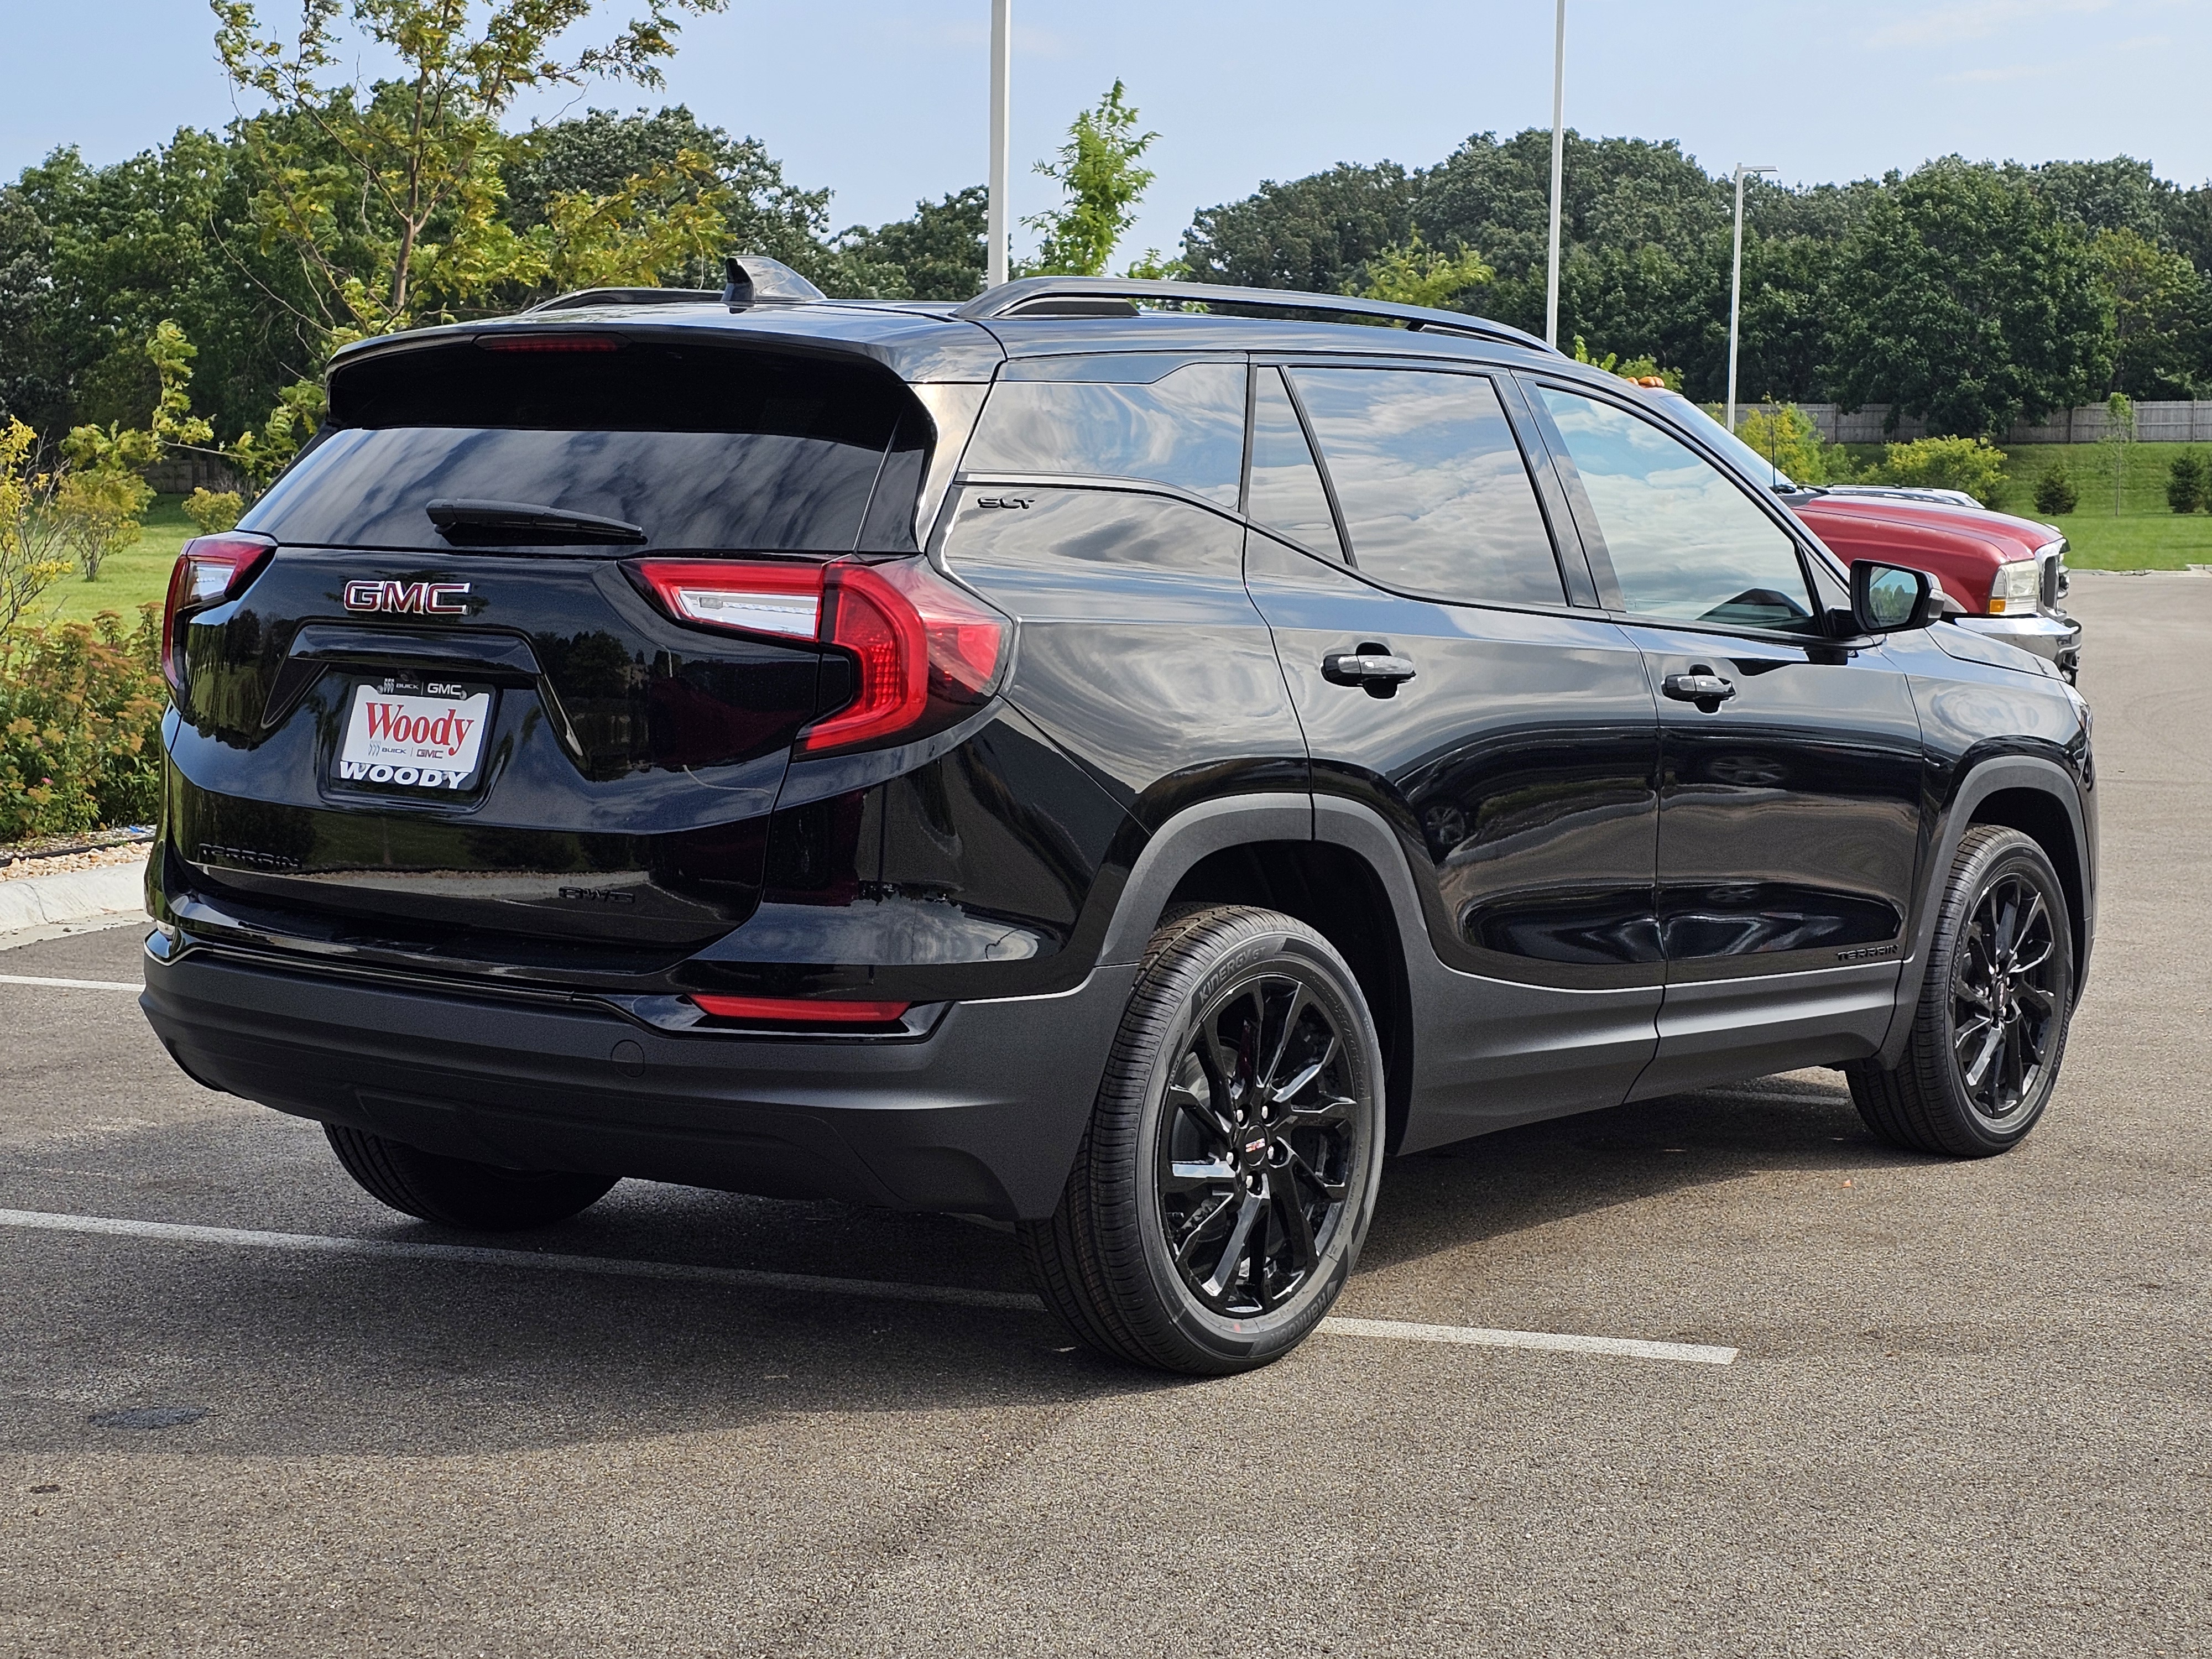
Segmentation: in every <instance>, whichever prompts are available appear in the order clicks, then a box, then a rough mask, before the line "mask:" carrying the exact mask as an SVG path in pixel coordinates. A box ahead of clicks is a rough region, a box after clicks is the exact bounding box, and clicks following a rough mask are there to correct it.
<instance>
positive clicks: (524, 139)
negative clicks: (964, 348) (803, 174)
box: [501, 104, 966, 298]
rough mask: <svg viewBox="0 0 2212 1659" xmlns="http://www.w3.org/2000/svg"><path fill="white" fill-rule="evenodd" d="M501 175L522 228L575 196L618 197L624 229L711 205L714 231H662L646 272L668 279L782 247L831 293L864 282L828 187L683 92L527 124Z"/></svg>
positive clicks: (537, 229) (629, 232)
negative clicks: (786, 169)
mask: <svg viewBox="0 0 2212 1659" xmlns="http://www.w3.org/2000/svg"><path fill="white" fill-rule="evenodd" d="M501 179H502V180H503V182H504V184H505V186H506V193H507V200H506V204H505V217H506V220H507V223H508V224H509V225H510V226H511V227H512V228H513V229H514V230H515V231H516V232H517V233H518V234H520V235H521V236H523V237H524V238H526V239H527V238H531V237H532V236H538V235H542V234H550V233H551V232H552V231H553V230H554V229H555V228H556V227H557V226H558V224H559V222H560V221H561V219H562V216H563V215H564V213H568V212H572V211H573V208H572V207H569V206H566V205H564V204H574V203H577V202H580V201H586V202H594V203H617V204H623V206H624V207H625V208H626V209H627V211H628V212H629V215H630V216H631V217H630V220H629V221H628V222H625V225H624V228H623V234H624V236H625V237H633V236H635V235H637V234H639V232H640V228H641V227H642V228H645V229H647V231H648V232H650V231H653V230H657V229H658V228H659V225H660V224H661V223H662V222H665V221H667V220H669V219H670V218H671V216H674V215H676V214H678V213H679V212H682V211H684V210H696V208H698V207H699V206H701V205H702V204H708V203H710V202H711V204H713V205H714V206H715V207H717V208H719V210H720V223H719V227H718V228H716V229H715V231H714V235H715V236H717V237H719V240H716V241H714V242H713V243H712V245H708V244H707V243H705V242H702V241H691V242H686V241H685V240H684V239H683V238H682V237H681V236H680V235H679V236H678V237H677V238H676V239H674V240H673V241H672V242H670V243H669V244H668V246H670V248H671V252H674V253H675V254H676V255H677V256H678V257H677V258H676V259H675V261H674V262H673V263H671V264H667V265H665V266H662V267H660V268H659V269H658V270H656V271H655V272H654V273H653V274H654V276H655V277H656V278H657V279H658V281H659V283H663V284H665V285H667V286H670V287H675V288H720V286H721V285H722V263H721V262H722V255H723V254H724V253H726V252H732V251H742V252H750V253H764V254H767V255H768V256H769V257H770V258H776V259H781V260H782V261H783V262H784V263H785V264H787V265H790V266H791V267H793V269H794V270H799V271H800V272H802V273H803V274H804V275H805V276H809V277H811V279H813V280H814V281H815V282H816V283H819V284H821V286H822V287H823V289H825V290H827V291H829V292H830V293H841V292H843V293H853V292H857V291H859V288H858V287H856V280H857V282H858V283H859V285H860V287H865V286H866V274H865V269H864V268H860V267H856V266H855V264H854V262H853V261H851V260H850V259H848V258H846V257H845V256H844V255H843V254H842V253H841V252H839V251H838V250H837V249H836V248H835V247H833V246H831V245H830V244H829V242H828V240H826V238H825V234H824V233H825V231H826V229H827V227H828V223H829V191H826V190H801V189H800V188H799V186H797V185H793V184H792V183H791V182H790V181H789V180H788V179H786V178H785V177H784V174H783V167H782V164H781V163H780V162H779V161H776V160H775V158H774V157H773V156H771V155H769V152H768V149H767V147H766V146H765V145H763V143H760V142H759V140H757V139H754V138H732V137H730V135H729V134H728V133H727V132H726V131H724V130H723V129H722V128H720V127H710V126H708V125H704V124H703V123H702V122H701V121H700V120H699V119H698V118H697V117H696V116H694V115H693V114H692V113H691V112H690V110H689V109H688V108H686V107H685V106H683V105H681V104H677V105H672V106H669V107H666V108H664V109H661V110H659V111H658V112H654V113H652V114H647V112H645V111H643V110H640V111H638V112H635V113H634V114H630V115H617V114H616V113H615V112H612V111H611V110H599V109H595V110H587V111H586V112H585V113H584V114H582V115H580V116H576V117H573V118H569V119H567V120H562V121H555V122H550V123H547V124H545V125H540V126H534V127H532V128H531V129H530V131H527V132H526V133H524V134H523V135H521V137H520V139H519V140H518V142H517V143H516V144H515V146H514V149H513V153H512V154H511V155H509V157H508V159H507V161H506V163H505V164H504V166H503V167H502V169H501ZM554 277H555V272H554V270H552V268H551V266H550V264H549V269H548V270H547V272H546V274H545V276H544V279H543V280H542V281H541V282H540V283H538V286H537V287H536V288H535V289H532V291H531V294H530V295H529V296H528V297H541V296H542V295H544V294H546V293H548V292H550V289H551V287H552V286H553V283H554ZM518 297H522V296H518ZM877 297H891V296H888V295H882V296H877ZM964 297H966V296H964V295H963V298H964Z"/></svg>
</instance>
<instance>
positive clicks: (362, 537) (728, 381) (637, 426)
mask: <svg viewBox="0 0 2212 1659" xmlns="http://www.w3.org/2000/svg"><path fill="white" fill-rule="evenodd" d="M927 435H928V425H927V420H926V418H925V417H924V416H922V414H921V411H920V410H919V409H918V408H917V407H916V406H915V404H914V399H913V397H912V394H911V393H909V392H908V391H907V390H906V388H905V387H904V386H902V385H901V384H900V383H899V382H898V381H897V380H895V379H893V378H891V377H890V376H889V375H888V374H881V373H878V372H873V371H871V370H868V369H866V368H860V367H856V366H854V365H850V364H845V363H839V362H829V361H823V360H820V359H810V358H804V357H796V356H769V355H764V354H760V353H754V352H744V351H732V350H729V349H717V348H713V347H689V346H687V347H680V348H678V347H664V346H660V345H657V344H646V343H631V344H629V345H626V346H624V347H623V348H622V349H617V350H611V351H506V350H488V349H483V348H482V347H480V346H477V345H475V344H473V343H471V344H463V345H454V346H441V347H435V348H432V349H426V350H422V351H413V352H395V353H393V354H392V355H391V356H386V357H380V358H372V359H370V360H368V362H362V363H360V364H357V365H355V366H353V367H351V368H346V369H342V370H341V371H340V372H339V374H337V376H336V377H335V378H334V380H333V382H332V385H331V427H330V428H326V429H325V436H324V437H323V439H322V441H320V442H319V444H317V445H316V446H315V447H314V448H313V450H311V451H310V452H309V453H307V454H306V455H304V456H303V457H301V460H300V462H299V463H298V465H295V467H294V468H293V469H292V470H291V471H289V473H287V474H286V475H285V476H284V477H283V479H282V480H280V481H279V482H278V483H277V484H276V487H275V488H274V489H271V490H270V492H269V494H268V495H264V497H263V498H262V499H261V501H259V502H258V504H257V505H256V506H255V507H254V510H253V511H252V513H250V514H249V515H248V516H247V518H246V521H245V524H244V526H243V527H244V528H247V529H252V530H258V531H262V532H265V533H267V534H269V535H271V536H274V537H276V538H277V539H278V540H280V541H285V542H291V543H306V544H320V545H334V546H364V547H400V548H416V547H420V548H431V549H438V550H445V549H446V548H447V546H448V545H449V544H447V541H446V539H445V538H443V537H442V536H441V535H440V534H439V533H438V530H437V527H436V526H435V525H433V524H432V523H431V522H430V520H429V518H428V514H427V513H426V512H425V508H426V507H427V506H428V503H429V502H430V501H434V500H436V499H438V498H440V497H448V498H455V499H461V500H481V501H518V502H525V503H529V504H532V505H535V506H541V507H557V508H560V509H562V510H563V511H567V512H574V513H592V514H595V515H597V516H599V517H601V518H610V519H619V520H623V522H625V523H629V524H635V525H637V526H641V528H643V530H644V531H645V532H646V538H647V541H646V545H647V546H648V547H653V548H665V549H679V548H680V549H693V550H776V551H794V552H796V551H820V552H848V551H851V550H854V549H856V548H860V549H867V550H872V549H878V548H880V549H883V550H906V549H909V548H911V547H912V545H913V535H914V502H915V491H916V489H918V488H919V486H920V482H921V457H922V450H923V448H924V447H925V445H926V443H927ZM625 551H628V550H625Z"/></svg>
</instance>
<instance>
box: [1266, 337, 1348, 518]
mask: <svg viewBox="0 0 2212 1659" xmlns="http://www.w3.org/2000/svg"><path fill="white" fill-rule="evenodd" d="M1246 512H1247V513H1248V515H1249V517H1250V518H1251V520H1252V521H1253V522H1254V523H1255V524H1263V525H1265V526H1267V528H1268V529H1270V530H1273V531H1275V532H1278V533H1279V534H1281V535H1284V536H1287V537H1288V538H1290V539H1291V540H1292V541H1294V542H1297V543H1299V544H1302V545H1304V546H1306V547H1310V548H1311V549H1313V550H1314V551H1315V552H1316V553H1326V554H1328V556H1330V557H1332V558H1338V559H1340V558H1342V557H1343V556H1344V546H1343V544H1342V543H1341V542H1340V540H1339V539H1338V538H1337V534H1336V520H1335V518H1334V515H1332V514H1331V513H1330V512H1329V510H1328V489H1325V488H1324V487H1323V486H1322V481H1321V469H1320V468H1319V467H1317V466H1316V465H1314V458H1313V449H1312V447H1311V446H1310V445H1309V444H1308V443H1307V442H1306V433H1305V428H1304V427H1303V426H1301V425H1300V424H1299V423H1298V411H1297V410H1296V409H1294V408H1293V407H1291V397H1290V393H1289V392H1285V390H1284V389H1283V371H1282V370H1280V369H1279V368H1263V369H1261V370H1260V371H1259V376H1258V379H1257V380H1255V382H1254V384H1253V388H1252V494H1251V504H1250V506H1249V507H1248V508H1247V509H1246Z"/></svg>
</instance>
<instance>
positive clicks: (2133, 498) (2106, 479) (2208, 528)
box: [1845, 444, 2212, 570]
mask: <svg viewBox="0 0 2212 1659" xmlns="http://www.w3.org/2000/svg"><path fill="white" fill-rule="evenodd" d="M1845 447H1846V448H1847V449H1848V451H1849V452H1850V456H1851V459H1853V460H1854V461H1855V462H1857V464H1858V465H1860V466H1862V467H1864V466H1867V465H1871V464H1872V463H1874V462H1875V461H1879V460H1880V459H1881V458H1882V452H1881V445H1879V444H1850V445H1847V446H1845ZM2190 447H2192V446H2191V445H2187V444H2133V445H2130V447H2129V449H2128V457H2127V460H2128V467H2127V474H2126V477H2124V478H2123V479H2122V480H2121V483H2120V489H2119V501H2118V507H2119V510H2118V513H2115V512H2114V511H2113V505H2114V503H2113V489H2112V474H2111V472H2110V471H2108V470H2107V465H2108V463H2107V460H2106V455H2105V453H2104V451H2102V450H2101V449H2100V448H2099V447H2097V446H2096V445H2094V444H2015V445H2014V446H2013V447H2011V448H2009V449H2008V450H2007V451H2006V452H2005V492H2004V496H2003V499H2002V500H2001V501H1999V502H1998V503H1997V506H1998V507H1999V509H2000V510H2001V511H2002V512H2006V513H2019V514H2020V515H2021V517H2022V518H2028V519H2037V520H2043V521H2045V522H2046V523H2050V524H2055V525H2057V526H2058V527H2059V528H2060V529H2061V530H2063V531H2064V532H2066V541H2067V552H2066V562H2067V563H2069V565H2073V566H2075V567H2076V568H2080V569H2084V570H2179V569H2181V568H2184V567H2185V566H2187V565H2192V564H2212V513H2176V512H2174V511H2173V510H2172V508H2170V507H2167V506H2166V473H2167V470H2168V469H2169V468H2170V467H2171V466H2172V464H2173V458H2174V457H2175V456H2176V455H2178V454H2179V453H2181V452H2182V451H2183V450H2185V449H2187V448H2190ZM2194 447H2196V448H2197V449H2199V450H2203V452H2204V453H2206V454H2208V455H2212V446H2207V445H2203V444H2198V445H2196V446H2194ZM2053 460H2063V461H2064V462H2065V463H2066V468H2067V471H2069V472H2070V473H2072V474H2073V476H2074V487H2075V489H2077V490H2079V491H2080V492H2081V506H2080V507H2079V508H2078V509H2077V510H2075V512H2072V513H2060V514H2057V515H2055V516H2054V515H2051V514H2047V513H2039V512H2037V511H2036V510H2035V485H2036V482H2037V480H2039V478H2041V477H2043V474H2044V470H2045V468H2046V467H2048V466H2049V465H2051V462H2052V461H2053Z"/></svg>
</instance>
